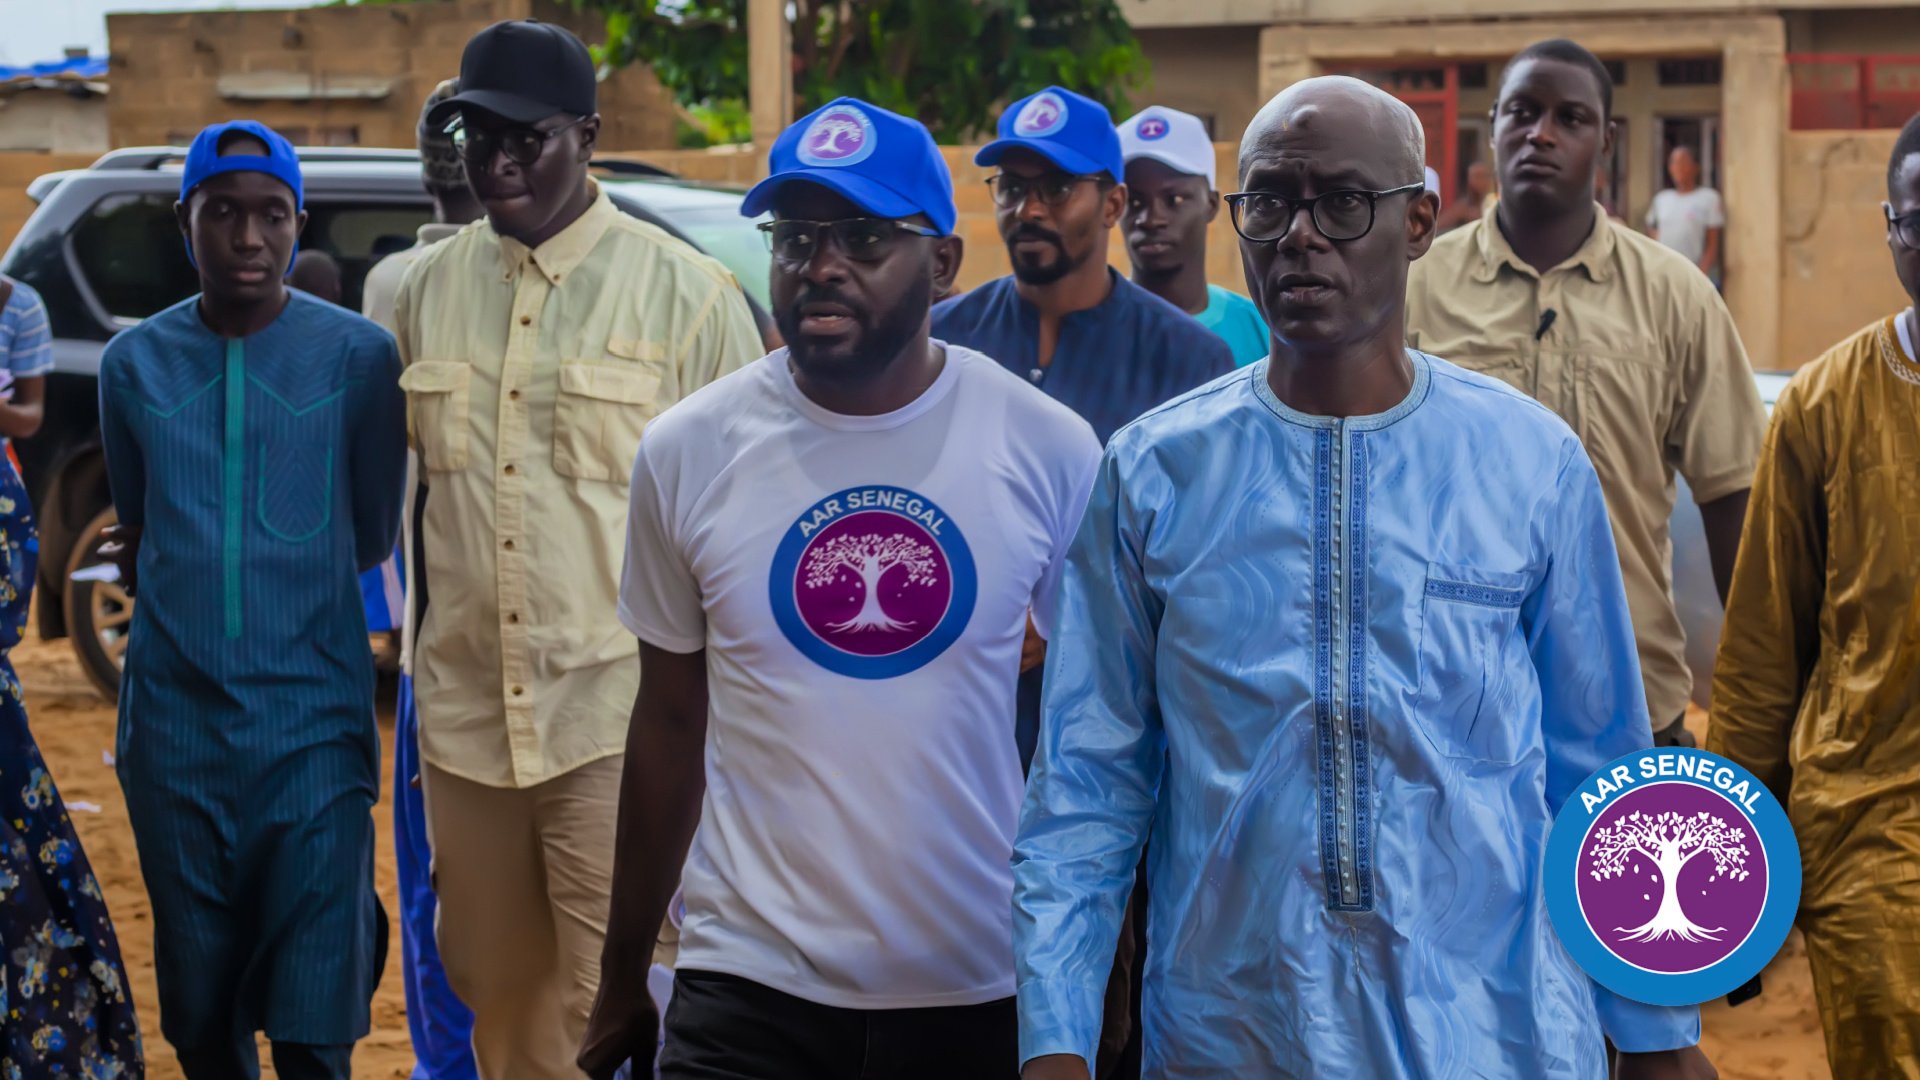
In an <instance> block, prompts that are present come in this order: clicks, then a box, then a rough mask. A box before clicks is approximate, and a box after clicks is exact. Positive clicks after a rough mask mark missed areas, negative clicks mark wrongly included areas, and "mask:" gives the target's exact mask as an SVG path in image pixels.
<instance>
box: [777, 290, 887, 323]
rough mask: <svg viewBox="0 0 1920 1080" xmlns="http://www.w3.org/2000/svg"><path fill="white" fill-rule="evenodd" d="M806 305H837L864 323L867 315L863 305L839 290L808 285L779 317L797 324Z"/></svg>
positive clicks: (865, 307)
mask: <svg viewBox="0 0 1920 1080" xmlns="http://www.w3.org/2000/svg"><path fill="white" fill-rule="evenodd" d="M808 304H837V305H839V306H840V307H843V308H846V309H847V311H848V313H850V314H851V315H853V317H854V318H855V319H858V320H861V321H865V319H866V317H867V315H868V311H867V306H866V305H865V304H862V303H860V302H859V301H858V300H855V299H854V298H853V297H851V296H848V295H847V294H846V293H844V292H841V291H840V290H839V289H835V288H832V287H822V286H818V285H810V286H808V287H807V288H805V289H803V290H802V291H801V292H799V293H798V294H796V295H795V296H794V298H793V302H792V303H790V304H788V305H787V306H786V307H785V308H784V309H783V310H781V311H780V312H779V315H780V316H781V317H782V318H787V319H792V320H793V321H794V322H795V323H796V324H797V323H798V322H799V321H800V313H801V312H802V311H805V310H806V308H807V305H808Z"/></svg>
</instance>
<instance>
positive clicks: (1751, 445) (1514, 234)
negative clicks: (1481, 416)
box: [1407, 39, 1767, 745]
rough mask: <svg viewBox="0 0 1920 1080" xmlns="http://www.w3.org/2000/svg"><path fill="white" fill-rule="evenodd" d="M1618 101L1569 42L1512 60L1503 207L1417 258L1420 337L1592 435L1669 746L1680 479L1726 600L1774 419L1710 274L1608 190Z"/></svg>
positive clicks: (1410, 321) (1674, 728) (1677, 676)
mask: <svg viewBox="0 0 1920 1080" xmlns="http://www.w3.org/2000/svg"><path fill="white" fill-rule="evenodd" d="M1612 107H1613V83H1612V82H1611V80H1609V79H1608V77H1607V69H1606V66H1605V65H1603V64H1601V63H1600V61H1599V60H1598V59H1596V58H1595V57H1594V55H1593V54H1592V53H1590V52H1588V51H1587V50H1586V49H1584V48H1581V47H1580V46H1579V45H1577V44H1575V43H1573V42H1571V41H1566V40H1563V39H1556V40H1551V41H1543V42H1540V43H1538V44H1536V45H1532V46H1530V47H1528V48H1527V49H1525V50H1523V51H1521V52H1520V54H1519V55H1517V56H1515V57H1514V58H1513V60H1512V61H1511V62H1510V63H1508V65H1507V68H1506V76H1505V79H1504V80H1503V81H1502V83H1501V86H1500V96H1499V101H1498V104H1496V105H1495V107H1494V110H1493V140H1494V160H1495V164H1496V165H1497V166H1498V168H1499V171H1500V201H1499V202H1498V203H1496V204H1494V207H1493V209H1492V210H1490V211H1489V212H1488V213H1487V214H1486V215H1485V216H1483V217H1482V218H1481V219H1480V220H1479V221H1477V222H1475V223H1474V224H1472V225H1470V226H1468V227H1466V228H1464V229H1460V230H1458V231H1456V232H1452V233H1448V234H1447V235H1445V236H1443V237H1441V238H1440V239H1439V240H1437V241H1435V242H1434V245H1433V250H1432V251H1431V252H1429V253H1428V254H1427V257H1426V258H1424V259H1421V260H1420V261H1419V262H1417V263H1414V264H1413V273H1412V276H1411V278H1410V280H1409V282H1408V287H1407V328H1408V338H1409V340H1410V341H1411V342H1413V343H1414V344H1415V345H1416V346H1417V347H1418V348H1420V349H1423V350H1425V351H1427V352H1429V353H1432V354H1434V355H1436V356H1442V357H1445V358H1447V359H1449V360H1452V361H1453V362H1454V363H1457V364H1459V365H1461V366H1462V367H1466V368H1470V369H1472V370H1474V371H1480V372H1484V373H1485V374H1488V375H1493V376H1496V377H1498V378H1500V379H1502V380H1505V381H1506V382H1508V383H1511V384H1512V385H1514V386H1515V387H1517V388H1518V389H1520V390H1521V391H1523V392H1525V393H1528V394H1531V395H1532V396H1533V397H1534V398H1536V399H1538V400H1539V401H1540V402H1541V403H1542V404H1545V405H1546V406H1547V407H1548V408H1550V409H1552V410H1553V411H1554V412H1556V413H1558V414H1560V417H1561V418H1562V419H1564V420H1566V421H1567V423H1568V424H1570V425H1571V426H1572V427H1573V430H1574V431H1575V433H1577V434H1578V435H1579V436H1580V440H1581V442H1582V443H1584V444H1585V445H1586V447H1587V452H1588V454H1589V455H1591V456H1592V458H1593V465H1594V468H1595V469H1596V470H1598V472H1599V473H1600V486H1601V489H1602V490H1604V491H1605V492H1606V496H1607V512H1608V515H1609V517H1610V518H1611V519H1612V521H1613V532H1614V539H1615V542H1616V546H1617V547H1618V548H1619V551H1620V564H1621V570H1622V572H1623V574H1624V576H1625V578H1626V583H1627V601H1628V603H1629V605H1630V606H1631V607H1632V609H1633V627H1634V631H1635V637H1636V638H1637V640H1638V642H1639V648H1640V668H1641V675H1642V677H1643V678H1644V679H1645V681H1646V687H1647V709H1648V711H1649V712H1650V713H1651V714H1652V716H1653V724H1654V741H1655V742H1656V743H1657V744H1662V745H1667V744H1683V745H1692V741H1691V740H1692V736H1690V735H1689V734H1688V733H1687V730H1686V727H1685V725H1684V724H1683V723H1682V721H1683V719H1684V718H1685V716H1686V709H1687V701H1688V698H1689V696H1690V695H1691V693H1692V689H1693V676H1692V674H1691V672H1690V670H1689V669H1688V667H1687V662H1686V634H1685V632H1684V631H1683V630H1682V628H1681V625H1680V616H1679V613H1678V612H1677V611H1676V610H1675V608H1674V601H1673V581H1672V576H1673V575H1672V564H1673V543H1672V539H1671V538H1670V537H1669V536H1668V534H1667V520H1668V518H1669V517H1671V516H1672V514H1673V500H1674V484H1673V477H1674V474H1675V473H1676V472H1677V473H1679V474H1680V475H1682V476H1684V477H1686V480H1687V485H1688V487H1690V488H1691V489H1692V491H1693V498H1694V500H1695V501H1696V502H1698V503H1699V505H1700V517H1701V520H1702V522H1703V524H1704V525H1705V527H1706V534H1707V549H1708V552H1709V554H1710V555H1711V557H1712V560H1713V577H1714V583H1715V585H1716V586H1718V588H1719V591H1720V595H1721V597H1722V598H1723V599H1724V598H1725V596H1726V594H1727V585H1728V582H1729V581H1730V580H1731V579H1732V576H1733V560H1734V553H1735V552H1736V551H1737V550H1738V549H1739V546H1740V523H1741V519H1742V517H1743V516H1744V515H1745V514H1746V509H1747V488H1748V487H1749V486H1750V485H1751V484H1752V483H1753V466H1754V462H1755V460H1756V458H1757V457H1758V455H1759V452H1760V442H1761V439H1762V437H1763V436H1764V434H1765V431H1766V422H1767V418H1766V412H1765V410H1764V409H1763V407H1762V406H1761V404H1760V392H1759V391H1758V390H1757V389H1756V388H1755V387H1754V384H1753V371H1752V369H1751V368H1749V367H1748V366H1747V354H1746V350H1745V349H1743V348H1742V347H1741V345H1740V335H1739V334H1738V333H1737V332H1736V331H1735V330H1734V327H1733V319H1732V317H1731V316H1729V315H1728V314H1727V306H1726V304H1725V303H1723V302H1722V301H1721V299H1720V295H1719V293H1717V292H1715V291H1714V288H1713V285H1712V283H1711V282H1709V281H1707V279H1706V278H1704V277H1702V276H1701V275H1700V274H1698V273H1696V272H1694V270H1693V269H1691V268H1690V267H1689V266H1688V264H1687V262H1686V260H1685V259H1682V258H1679V257H1677V256H1676V255H1675V254H1674V253H1673V252H1671V251H1669V250H1667V249H1666V248H1664V247H1662V246H1660V245H1659V244H1657V243H1655V242H1654V241H1652V240H1649V239H1647V238H1646V237H1644V236H1641V235H1639V234H1638V233H1636V232H1634V231H1633V230H1632V229H1629V228H1626V227H1624V226H1621V225H1617V224H1615V223H1614V221H1613V220H1612V219H1611V218H1609V217H1608V216H1607V215H1606V213H1605V212H1604V211H1603V210H1602V209H1601V208H1600V206H1599V204H1598V203H1596V202H1595V201H1594V173H1595V169H1596V166H1597V165H1598V163H1599V162H1600V161H1601V160H1603V159H1604V158H1605V156H1606V155H1607V154H1608V153H1610V152H1611V151H1612V147H1613V133H1612V131H1613V129H1612V127H1611V124H1610V119H1609V117H1610V114H1611V110H1612Z"/></svg>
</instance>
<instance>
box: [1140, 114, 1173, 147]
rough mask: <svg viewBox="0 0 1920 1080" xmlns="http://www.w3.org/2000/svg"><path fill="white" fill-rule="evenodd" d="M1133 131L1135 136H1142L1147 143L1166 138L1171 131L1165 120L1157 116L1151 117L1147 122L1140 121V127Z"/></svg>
mask: <svg viewBox="0 0 1920 1080" xmlns="http://www.w3.org/2000/svg"><path fill="white" fill-rule="evenodd" d="M1133 130H1134V134H1136V135H1138V136H1140V137H1141V138H1142V139H1144V140H1146V141H1147V142H1153V141H1154V140H1155V139H1164V138H1166V137H1167V131H1168V130H1169V129H1168V127H1167V122H1166V121H1165V120H1162V119H1160V118H1159V117H1157V116H1149V117H1147V118H1146V119H1145V120H1142V121H1140V125H1139V126H1138V127H1136V128H1134V129H1133Z"/></svg>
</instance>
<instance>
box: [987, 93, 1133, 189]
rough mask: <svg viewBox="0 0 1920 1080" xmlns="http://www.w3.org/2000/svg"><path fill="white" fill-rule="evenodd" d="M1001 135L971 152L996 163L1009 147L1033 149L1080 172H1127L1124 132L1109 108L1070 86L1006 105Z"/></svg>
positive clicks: (1117, 175) (1120, 174)
mask: <svg viewBox="0 0 1920 1080" xmlns="http://www.w3.org/2000/svg"><path fill="white" fill-rule="evenodd" d="M999 132H1000V137H999V138H997V139H995V140H993V141H992V142H990V143H988V144H987V145H985V146H983V147H981V148H980V152H979V153H977V154H975V155H973V163H974V164H975V165H998V164H999V163H1000V159H1001V158H1003V157H1006V156H1007V151H1009V150H1031V151H1033V152H1034V153H1036V154H1039V155H1040V156H1041V157H1044V158H1046V159H1047V160H1048V161H1051V162H1053V163H1054V164H1055V165H1058V166H1060V167H1061V168H1063V169H1065V170H1067V171H1068V172H1070V173H1073V174H1075V175H1076V176H1092V175H1094V174H1096V173H1106V174H1107V175H1108V176H1110V177H1112V178H1113V179H1115V180H1124V179H1126V175H1127V165H1126V160H1125V159H1124V158H1123V157H1121V155H1120V136H1119V135H1118V134H1116V133H1115V132H1114V130H1113V116H1112V115H1111V114H1109V113H1108V112H1107V107H1106V106H1105V105H1102V104H1100V103H1099V102H1097V101H1095V100H1093V99H1092V98H1090V97H1082V96H1081V95H1079V94H1076V93H1074V92H1073V91H1071V90H1067V89H1064V88H1062V87H1058V86H1049V87H1047V88H1046V89H1045V90H1042V91H1040V92H1039V93H1037V94H1034V95H1032V96H1030V97H1024V98H1021V99H1020V100H1019V101H1016V102H1014V103H1013V104H1011V105H1009V106H1007V111H1006V112H1003V113H1001V114H1000V126H999Z"/></svg>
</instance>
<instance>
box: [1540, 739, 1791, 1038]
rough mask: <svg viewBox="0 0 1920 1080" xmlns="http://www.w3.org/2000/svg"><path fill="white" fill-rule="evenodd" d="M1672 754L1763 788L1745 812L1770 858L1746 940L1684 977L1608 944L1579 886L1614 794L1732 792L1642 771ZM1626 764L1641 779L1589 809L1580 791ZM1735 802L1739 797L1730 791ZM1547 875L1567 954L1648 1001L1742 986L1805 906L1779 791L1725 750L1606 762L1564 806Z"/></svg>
mask: <svg viewBox="0 0 1920 1080" xmlns="http://www.w3.org/2000/svg"><path fill="white" fill-rule="evenodd" d="M1669 755H1678V756H1683V757H1704V758H1708V759H1710V760H1712V761H1713V762H1714V764H1715V765H1716V766H1719V767H1723V768H1726V769H1729V770H1731V771H1732V773H1733V777H1734V783H1736V784H1737V783H1739V782H1740V781H1745V782H1746V783H1747V785H1748V790H1751V791H1757V792H1760V798H1759V800H1758V802H1757V803H1756V804H1755V807H1754V810H1753V812H1752V813H1751V814H1744V815H1743V816H1745V817H1746V819H1747V821H1748V822H1749V823H1750V824H1751V825H1752V826H1753V831H1754V835H1755V837H1756V838H1757V839H1758V840H1759V841H1760V846H1761V848H1762V849H1763V850H1764V851H1765V852H1766V857H1767V900H1766V904H1765V906H1763V907H1762V908H1761V909H1760V919H1759V921H1758V922H1756V923H1755V924H1754V927H1753V932H1752V933H1750V934H1748V935H1747V940H1746V941H1744V942H1742V943H1741V945H1740V947H1739V948H1737V949H1735V950H1734V951H1733V952H1732V953H1729V954H1728V955H1727V957H1726V958H1725V959H1723V960H1721V961H1719V962H1718V963H1715V964H1712V965H1710V966H1708V967H1705V968H1702V969H1701V970H1699V971H1690V972H1686V973H1683V974H1677V975H1676V974H1668V973H1666V972H1659V971H1648V970H1646V969H1644V968H1639V967H1635V966H1634V965H1632V964H1629V963H1628V962H1626V961H1625V960H1622V959H1621V958H1620V957H1619V956H1617V955H1615V954H1614V952H1613V950H1611V949H1609V948H1607V946H1606V943H1605V942H1602V941H1601V940H1600V938H1599V937H1598V936H1597V935H1596V934H1594V932H1593V930H1592V928H1591V927H1590V926H1588V925H1587V919H1586V916H1585V915H1584V914H1583V913H1582V911H1581V907H1580V886H1579V881H1580V848H1581V845H1582V844H1583V843H1584V842H1585V840H1586V837H1587V832H1588V830H1589V828H1590V827H1591V826H1592V825H1593V823H1594V822H1595V821H1596V820H1597V819H1598V818H1599V816H1600V815H1601V814H1603V813H1605V812H1606V809H1607V808H1608V807H1609V806H1612V805H1613V803H1614V801H1615V800H1617V799H1619V798H1620V797H1621V796H1623V795H1626V794H1628V793H1630V792H1633V791H1637V790H1639V789H1640V788H1641V787H1642V786H1644V782H1646V781H1654V782H1659V783H1675V782H1678V783H1684V784H1693V785H1695V786H1698V787H1702V788H1705V789H1706V790H1708V791H1712V792H1714V793H1715V794H1718V795H1721V796H1723V797H1726V793H1725V792H1722V791H1720V790H1719V789H1718V788H1716V787H1715V786H1714V785H1712V784H1710V783H1705V782H1703V781H1701V780H1700V779H1698V778H1697V777H1693V776H1685V775H1672V776H1656V777H1646V776H1642V775H1641V773H1640V765H1639V763H1640V761H1641V760H1643V759H1645V758H1650V757H1652V758H1658V757H1661V756H1669ZM1623 765H1624V766H1626V767H1627V768H1628V769H1629V770H1630V772H1629V775H1631V776H1632V777H1633V778H1634V781H1635V782H1634V783H1632V784H1629V785H1627V786H1625V787H1623V788H1622V789H1621V790H1620V791H1618V792H1616V793H1614V794H1613V795H1611V796H1608V797H1607V799H1606V800H1605V801H1604V802H1602V803H1600V804H1599V805H1597V806H1595V807H1594V809H1593V812H1592V813H1588V812H1586V810H1585V809H1584V807H1583V806H1582V803H1581V800H1580V792H1581V791H1584V790H1586V789H1587V787H1588V785H1590V784H1592V783H1593V782H1594V781H1595V780H1596V779H1598V778H1600V777H1601V776H1604V775H1607V774H1609V773H1611V772H1612V771H1613V770H1614V768H1615V767H1616V766H1623ZM1728 801H1729V802H1732V801H1733V800H1732V799H1731V798H1730V797H1729V798H1728ZM1736 805H1737V804H1736ZM1545 874H1546V896H1547V915H1548V917H1549V918H1550V919H1552V920H1553V928H1554V932H1555V933H1556V934H1557V935H1558V936H1559V938H1560V943H1561V944H1562V945H1564V946H1565V947H1566V950H1567V953H1568V955H1570V956H1572V957H1573V960H1574V962H1575V963H1577V964H1579V965H1580V968H1581V970H1583V971H1585V972H1586V973H1587V974H1588V975H1589V976H1591V977H1592V978H1593V980H1594V981H1595V982H1597V983H1599V984H1600V985H1601V986H1604V987H1606V988H1607V989H1609V990H1611V991H1613V992H1614V993H1616V994H1619V995H1620V996H1621V997H1624V998H1627V999H1629V1000H1631V1001H1639V1002H1644V1003H1645V1004H1648V1005H1699V1004H1701V1003H1703V1002H1708V1001H1712V1000H1713V999H1715V998H1718V997H1724V996H1725V995H1727V994H1729V993H1732V992H1733V991H1734V990H1737V989H1739V988H1740V987H1741V986H1742V985H1744V984H1745V983H1746V982H1747V981H1748V980H1749V979H1752V978H1753V977H1754V976H1755V975H1758V974H1760V971H1761V969H1763V968H1765V967H1766V966H1767V964H1768V963H1769V962H1770V961H1772V960H1773V958H1774V956H1775V955H1776V954H1778V953H1779V952H1780V946H1781V945H1782V944H1784V943H1785V942H1786V940H1787V931H1789V930H1791V929H1792V928H1793V919H1794V915H1795V914H1797V913H1798V911H1799V909H1800V845H1799V842H1798V841H1797V840H1795V839H1794V836H1793V826H1792V825H1790V824H1789V823H1788V821H1787V814H1786V811H1784V810H1782V809H1781V808H1780V804H1779V802H1778V801H1777V800H1775V799H1774V797H1773V793H1772V792H1771V791H1768V790H1767V788H1766V786H1765V785H1763V784H1761V783H1760V781H1759V779H1758V778H1757V777H1755V776H1754V775H1753V774H1752V773H1750V772H1748V771H1747V770H1745V769H1743V768H1741V767H1740V766H1738V765H1736V764H1734V763H1733V762H1731V761H1728V760H1727V759H1726V758H1723V757H1721V756H1719V755H1718V754H1709V753H1707V752H1706V751H1705V750H1694V749H1689V748H1686V747H1678V746H1669V747H1658V748H1654V749H1648V750H1639V751H1635V752H1634V753H1631V754H1627V755H1625V756H1623V757H1618V758H1615V759H1614V760H1612V761H1609V762H1607V764H1605V765H1604V766H1602V767H1601V768H1600V769H1599V771H1597V772H1595V773H1594V774H1593V775H1592V776H1589V777H1587V778H1586V779H1585V780H1582V781H1581V782H1580V786H1579V787H1577V788H1575V789H1574V792H1573V794H1572V795H1570V796H1569V797H1568V798H1567V801H1566V803H1565V805H1563V806H1561V808H1560V814H1559V816H1558V817H1557V818H1556V819H1555V820H1554V823H1553V831H1552V832H1551V833H1550V834H1549V835H1548V837H1547V858H1546V863H1545Z"/></svg>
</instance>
